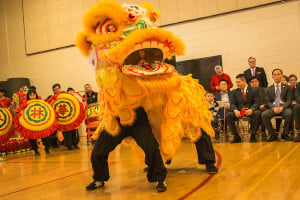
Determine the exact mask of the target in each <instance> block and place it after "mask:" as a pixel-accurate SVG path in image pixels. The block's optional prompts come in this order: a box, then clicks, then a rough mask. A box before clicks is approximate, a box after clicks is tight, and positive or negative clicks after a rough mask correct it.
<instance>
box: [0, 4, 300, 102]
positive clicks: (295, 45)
mask: <svg viewBox="0 0 300 200" xmlns="http://www.w3.org/2000/svg"><path fill="white" fill-rule="evenodd" d="M0 2H1V3H0V9H1V10H0V11H1V12H0V13H1V14H0V25H1V27H4V28H1V30H0V47H1V49H0V58H1V60H0V66H1V76H0V78H1V79H0V80H6V79H7V78H10V77H28V78H29V79H30V80H31V82H32V84H33V85H35V86H36V87H37V88H38V92H39V93H40V95H41V96H42V97H43V98H46V97H47V96H48V95H49V94H51V93H52V91H51V85H52V84H53V83H56V82H59V83H61V85H62V87H63V89H66V88H67V87H69V86H71V87H74V88H75V89H76V90H82V89H83V85H84V84H85V83H91V84H92V86H93V87H94V88H95V89H96V83H95V78H94V72H93V71H92V70H91V69H90V68H89V66H88V64H87V59H86V58H84V57H82V56H81V55H80V53H79V51H78V50H77V49H76V48H75V47H70V48H63V49H58V50H54V51H49V52H45V53H41V54H34V55H30V56H26V53H25V40H24V26H23V16H22V1H21V0H0ZM3 13H4V14H3ZM5 19H6V21H7V24H6V23H5ZM5 24H6V25H5ZM164 28H165V29H169V30H171V31H173V32H174V33H175V34H176V35H178V36H179V37H181V38H182V39H183V40H184V42H185V43H186V47H187V48H186V55H185V56H183V57H178V58H177V59H178V60H179V61H180V60H186V59H194V58H201V57H207V56H213V55H222V57H223V65H224V69H225V72H226V73H229V74H230V75H231V76H232V78H233V77H234V76H235V75H236V74H237V73H240V72H242V71H243V70H244V69H246V68H247V67H248V66H247V58H248V57H249V56H254V57H256V58H257V65H258V66H262V67H264V68H265V69H266V72H267V74H268V76H269V80H271V79H270V72H271V70H272V69H273V68H274V67H280V68H282V69H283V70H284V72H285V73H286V74H290V73H295V74H297V75H299V76H300V74H299V73H298V71H297V69H298V68H299V62H298V57H299V55H300V38H299V37H300V30H299V29H300V1H299V0H295V1H288V2H282V3H276V4H272V5H267V6H264V7H259V8H253V9H249V10H244V11H239V12H234V13H230V14H225V15H220V16H215V17H210V18H205V19H200V20H195V21H191V22H186V23H181V24H177V25H172V26H167V27H164ZM3 29H5V31H4V30H3ZM57 31H60V30H57ZM5 42H6V43H5ZM37 42H38V41H37Z"/></svg>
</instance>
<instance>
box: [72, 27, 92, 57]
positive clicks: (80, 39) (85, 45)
mask: <svg viewBox="0 0 300 200" xmlns="http://www.w3.org/2000/svg"><path fill="white" fill-rule="evenodd" d="M75 45H76V47H77V48H78V49H79V50H80V52H81V54H82V55H83V56H85V57H87V56H89V51H90V49H91V42H89V41H88V40H87V34H86V33H85V32H79V33H78V34H77V36H76V42H75Z"/></svg>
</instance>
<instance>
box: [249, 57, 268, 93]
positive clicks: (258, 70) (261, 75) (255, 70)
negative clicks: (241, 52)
mask: <svg viewBox="0 0 300 200" xmlns="http://www.w3.org/2000/svg"><path fill="white" fill-rule="evenodd" d="M248 64H249V66H250V68H249V69H247V70H245V71H244V74H245V75H246V78H247V83H248V84H250V82H251V79H252V77H254V76H257V78H258V80H259V87H264V88H266V87H268V80H267V76H266V73H265V70H264V68H262V67H256V59H255V58H253V57H250V58H248Z"/></svg>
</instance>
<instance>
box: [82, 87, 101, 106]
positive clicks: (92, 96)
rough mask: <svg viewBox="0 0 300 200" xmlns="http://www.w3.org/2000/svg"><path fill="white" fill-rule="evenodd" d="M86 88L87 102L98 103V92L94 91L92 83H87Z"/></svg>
mask: <svg viewBox="0 0 300 200" xmlns="http://www.w3.org/2000/svg"><path fill="white" fill-rule="evenodd" d="M84 89H85V92H86V95H87V104H88V105H90V104H92V103H97V102H98V93H97V92H94V91H93V89H92V86H91V85H90V84H85V85H84ZM83 97H85V95H83Z"/></svg>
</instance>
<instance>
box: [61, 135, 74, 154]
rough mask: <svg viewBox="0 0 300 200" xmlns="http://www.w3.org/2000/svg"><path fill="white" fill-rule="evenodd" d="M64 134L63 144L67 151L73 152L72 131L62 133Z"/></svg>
mask: <svg viewBox="0 0 300 200" xmlns="http://www.w3.org/2000/svg"><path fill="white" fill-rule="evenodd" d="M63 134H64V143H65V146H66V147H67V148H68V150H73V148H72V131H66V132H63Z"/></svg>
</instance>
